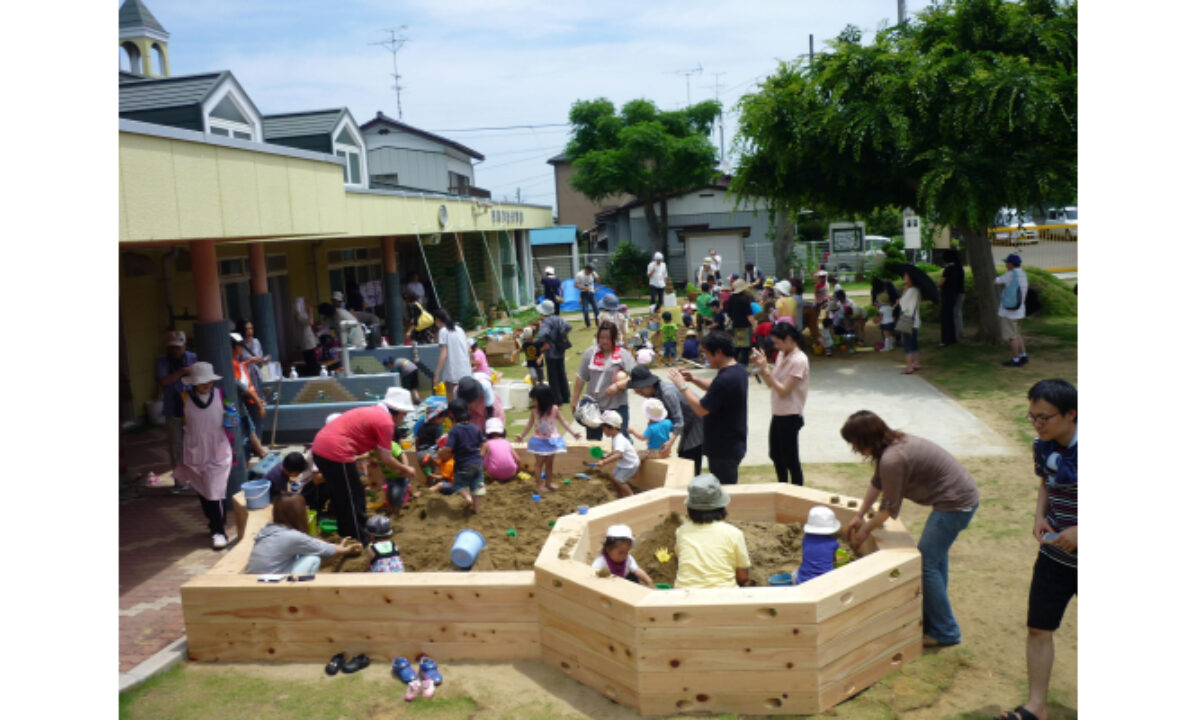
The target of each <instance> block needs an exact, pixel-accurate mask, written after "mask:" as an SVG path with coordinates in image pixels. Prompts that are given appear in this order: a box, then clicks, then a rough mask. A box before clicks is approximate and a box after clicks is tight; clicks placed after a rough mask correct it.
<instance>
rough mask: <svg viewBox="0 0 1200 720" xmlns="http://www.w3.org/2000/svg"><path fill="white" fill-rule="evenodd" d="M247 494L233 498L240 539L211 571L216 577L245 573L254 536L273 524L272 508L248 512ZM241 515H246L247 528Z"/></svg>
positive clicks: (240, 494) (238, 493) (252, 547)
mask: <svg viewBox="0 0 1200 720" xmlns="http://www.w3.org/2000/svg"><path fill="white" fill-rule="evenodd" d="M245 497H246V496H245V493H243V492H240V491H239V492H237V493H236V494H235V495H234V496H233V506H234V512H235V515H238V516H239V517H238V520H239V525H238V532H239V533H240V536H239V539H238V541H237V542H236V543H234V545H233V547H231V548H229V549H228V550H226V551H225V554H224V556H223V557H222V558H221V559H220V560H218V561H217V562H216V564H215V565H213V566H212V567H211V568H210V569H209V571H208V572H209V573H211V574H215V575H230V574H236V573H240V572H243V571H245V569H246V564H247V563H249V562H250V551H251V550H253V549H254V536H255V535H257V534H258V531H259V530H262V529H263V527H264V526H266V525H267V524H268V523H270V522H271V506H270V505H268V506H267V507H265V508H259V509H258V510H247V509H246V500H245ZM241 515H245V526H244V527H243V526H242V525H241V518H240V516H241Z"/></svg>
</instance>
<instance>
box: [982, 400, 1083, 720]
mask: <svg viewBox="0 0 1200 720" xmlns="http://www.w3.org/2000/svg"><path fill="white" fill-rule="evenodd" d="M1076 397H1077V394H1076V391H1075V386H1074V385H1072V384H1071V383H1069V382H1067V381H1066V380H1041V381H1039V382H1037V383H1036V384H1034V386H1033V387H1032V388H1030V389H1029V413H1028V414H1027V415H1026V417H1027V418H1029V420H1030V421H1031V422H1032V423H1033V429H1034V431H1036V432H1037V439H1036V440H1034V441H1033V472H1034V474H1035V475H1037V476H1038V478H1039V479H1040V481H1041V482H1040V484H1039V486H1038V499H1037V509H1036V511H1035V512H1034V519H1033V537H1034V538H1035V539H1036V540H1037V541H1038V542H1039V543H1040V544H1041V549H1040V551H1039V552H1038V558H1037V562H1036V563H1034V566H1033V580H1032V581H1031V582H1030V585H1029V614H1028V618H1027V621H1026V624H1027V625H1028V626H1029V635H1028V637H1027V638H1026V640H1025V661H1026V673H1027V674H1028V677H1029V700H1028V701H1027V702H1026V703H1025V704H1024V705H1023V706H1021V707H1018V708H1017V709H1016V710H1013V711H1011V712H1006V713H1004V714H1003V715H1000V716H998V717H1000V718H1002V719H1003V720H1030V719H1031V718H1037V719H1038V720H1047V718H1049V708H1048V707H1047V705H1046V695H1047V693H1048V692H1049V690H1050V670H1051V669H1052V668H1053V666H1054V631H1055V630H1057V629H1058V626H1059V624H1060V623H1061V622H1062V617H1063V613H1065V612H1066V610H1067V604H1068V603H1069V602H1070V601H1071V598H1073V597H1075V595H1076V594H1077V593H1078V582H1077V572H1078V570H1077V565H1076V560H1077V552H1078V545H1079V539H1078V534H1077V533H1078V513H1079V505H1078V500H1079V472H1078V468H1079V462H1078V461H1079V430H1078V427H1077V419H1078V412H1079V411H1078V406H1077V400H1076Z"/></svg>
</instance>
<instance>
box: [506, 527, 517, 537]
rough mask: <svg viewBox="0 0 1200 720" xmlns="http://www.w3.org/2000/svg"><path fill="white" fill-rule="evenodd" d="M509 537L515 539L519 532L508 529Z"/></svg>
mask: <svg viewBox="0 0 1200 720" xmlns="http://www.w3.org/2000/svg"><path fill="white" fill-rule="evenodd" d="M508 536H509V537H511V538H515V537H516V536H517V531H516V530H513V529H512V528H509V529H508Z"/></svg>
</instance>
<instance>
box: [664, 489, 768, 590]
mask: <svg viewBox="0 0 1200 720" xmlns="http://www.w3.org/2000/svg"><path fill="white" fill-rule="evenodd" d="M684 504H685V505H686V506H687V514H688V520H690V522H686V523H684V524H683V525H680V526H679V529H677V530H676V531H675V553H676V555H678V556H679V572H678V573H676V575H675V587H677V588H705V587H738V586H740V585H745V584H746V583H748V582H750V553H749V552H748V551H747V550H746V536H745V534H743V533H742V531H741V530H739V529H737V528H736V527H734V526H733V525H730V524H729V523H727V522H725V507H726V506H727V505H729V493H727V492H725V489H724V488H722V487H721V483H720V481H719V480H717V477H716V476H715V475H712V474H711V473H705V474H703V475H697V476H696V477H694V478H692V481H691V482H689V483H688V496H687V499H686V500H685V501H684Z"/></svg>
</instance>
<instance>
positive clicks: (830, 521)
mask: <svg viewBox="0 0 1200 720" xmlns="http://www.w3.org/2000/svg"><path fill="white" fill-rule="evenodd" d="M841 528H842V524H841V523H840V522H838V519H837V516H836V515H834V514H833V510H830V509H829V508H827V507H825V506H823V505H818V506H817V507H815V508H813V509H811V510H809V511H808V522H807V523H805V524H804V539H803V540H802V541H801V545H800V549H801V552H802V553H803V557H802V558H801V560H800V567H798V568H796V572H794V573H792V583H793V584H795V585H799V584H800V583H802V582H804V581H805V580H812V579H813V578H815V577H820V576H822V575H824V574H825V573H827V572H829V571H830V570H833V567H834V559H835V556H836V555H837V550H838V541H837V533H838V530H840V529H841Z"/></svg>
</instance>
